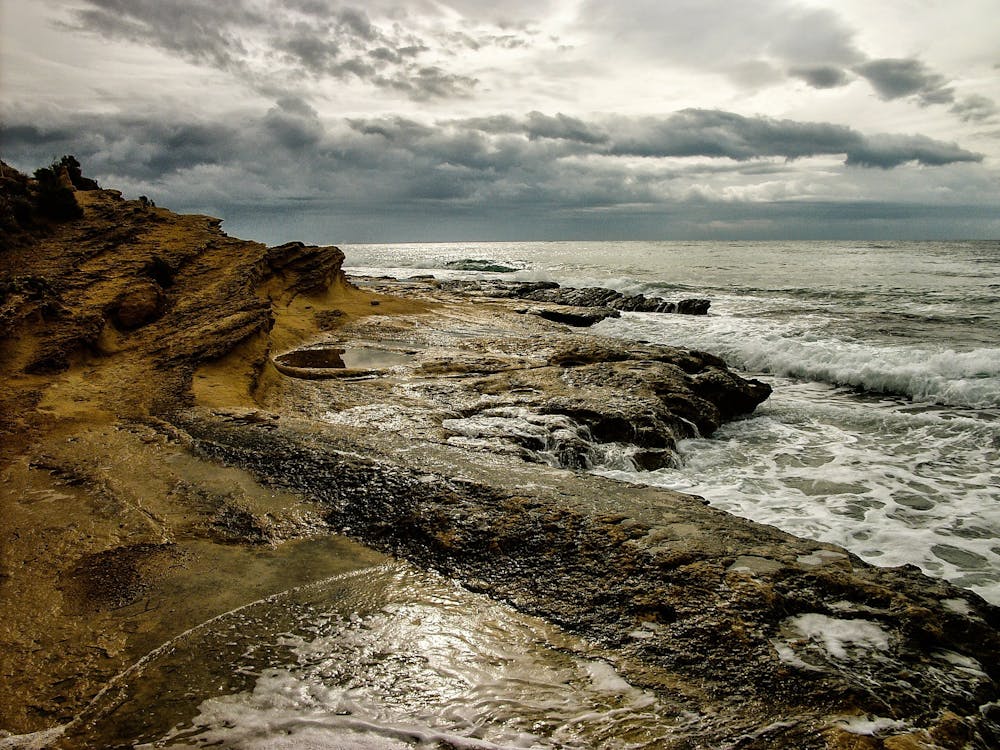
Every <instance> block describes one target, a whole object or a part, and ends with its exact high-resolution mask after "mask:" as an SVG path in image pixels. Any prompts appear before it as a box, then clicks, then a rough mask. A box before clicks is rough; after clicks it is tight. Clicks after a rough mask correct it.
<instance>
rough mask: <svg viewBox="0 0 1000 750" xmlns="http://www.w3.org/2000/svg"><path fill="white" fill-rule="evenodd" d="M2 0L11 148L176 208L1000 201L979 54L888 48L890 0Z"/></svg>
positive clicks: (893, 41) (470, 218)
mask: <svg viewBox="0 0 1000 750" xmlns="http://www.w3.org/2000/svg"><path fill="white" fill-rule="evenodd" d="M956 2H957V3H958V6H956V9H954V10H953V11H949V18H958V17H959V16H961V14H962V7H959V6H963V5H968V6H969V8H970V9H977V8H979V7H981V6H982V7H985V6H986V4H987V3H986V0H956ZM16 3H17V0H0V6H3V7H4V8H7V9H12V10H13V11H16V12H11V13H9V14H7V17H9V18H12V19H13V20H14V22H15V23H16V22H18V21H19V20H21V19H25V20H26V22H29V21H30V22H31V23H36V24H39V23H42V22H43V21H44V24H45V25H44V27H39V28H40V29H41V31H40V32H39V33H41V32H44V33H43V34H42V37H44V39H45V43H44V44H42V43H37V44H35V45H33V46H32V45H31V44H29V43H22V41H21V40H22V38H25V39H27V38H29V37H28V36H27V35H24V34H20V33H17V32H16V30H15V31H10V30H9V28H10V27H9V26H8V30H7V31H4V30H3V29H0V42H4V43H3V44H0V58H2V59H0V62H3V65H2V66H0V74H2V75H3V80H2V81H0V82H2V83H4V87H5V91H6V92H8V96H7V97H6V101H5V104H4V107H5V108H4V111H3V129H2V132H0V137H2V140H3V155H4V158H5V159H6V160H8V161H11V162H13V163H15V164H16V165H18V166H21V167H23V168H28V169H33V168H34V167H37V166H39V165H41V164H43V163H46V162H48V161H49V160H50V159H52V158H53V157H58V156H60V155H62V154H64V153H75V154H76V155H77V156H78V157H80V158H81V160H82V161H83V162H84V165H85V166H86V168H87V170H88V172H90V173H93V174H94V175H95V176H96V177H97V178H98V179H100V180H102V181H103V182H106V183H107V184H111V185H119V186H122V187H124V188H125V189H126V190H127V191H130V192H133V193H140V192H141V193H145V194H147V195H149V196H150V197H153V198H154V199H156V200H158V201H160V202H162V203H164V204H165V205H171V206H174V207H177V208H182V209H184V208H199V209H203V210H210V211H214V212H217V213H222V214H225V215H227V216H232V215H235V214H236V213H239V212H244V213H249V212H251V211H252V210H255V209H256V210H267V209H268V208H273V209H274V210H275V212H279V211H285V212H286V213H287V212H289V211H292V210H294V211H297V212H299V214H298V215H300V216H301V215H303V214H302V212H304V211H311V210H315V211H316V212H317V213H321V212H326V213H327V214H330V213H331V212H332V213H337V214H338V215H340V216H341V217H342V218H343V217H344V216H346V215H347V212H353V215H354V216H357V217H361V218H359V221H369V222H370V223H375V222H377V221H380V220H386V221H388V219H386V218H385V217H387V216H389V215H390V214H392V215H396V216H399V215H402V214H407V213H408V214H410V215H411V217H424V216H427V217H435V216H436V217H438V218H439V219H440V223H449V222H450V225H451V226H458V225H459V224H461V225H462V226H466V227H474V226H475V223H476V221H478V220H482V221H486V220H487V219H488V218H489V217H490V216H493V217H496V216H497V215H498V212H508V213H510V212H514V211H519V212H522V213H528V212H531V213H533V214H535V215H536V216H538V217H543V215H544V220H545V221H549V222H550V223H552V222H554V223H555V224H558V222H559V221H564V220H565V221H569V219H568V218H567V217H572V218H573V220H574V221H576V222H578V223H579V224H580V225H581V226H582V225H583V224H587V223H588V222H589V226H591V227H596V226H604V224H601V222H605V224H606V225H607V226H611V225H612V224H614V225H615V226H618V227H625V226H627V225H628V222H631V224H632V225H633V226H647V227H650V228H652V227H654V226H660V227H661V228H662V227H663V226H664V224H663V221H665V220H666V219H665V218H664V217H673V218H671V219H670V226H671V227H675V226H677V225H678V224H679V223H680V222H679V220H678V219H677V216H678V212H679V211H680V208H681V207H683V208H684V209H685V210H686V211H687V215H690V216H694V215H696V214H697V215H701V216H702V217H703V218H704V221H703V224H704V225H705V226H710V227H722V226H730V227H740V226H742V227H745V228H746V227H750V228H754V227H758V226H762V224H761V222H763V223H766V221H770V219H767V220H766V221H765V219H763V218H762V219H761V221H760V222H757V220H756V219H754V218H753V217H752V216H751V215H748V214H746V213H745V212H749V211H758V212H761V214H762V215H763V214H765V213H767V212H771V214H772V215H773V216H775V217H778V218H775V219H774V221H776V222H777V221H780V220H782V219H780V217H785V218H784V219H783V220H790V219H789V218H788V217H789V216H791V215H793V214H794V215H799V214H797V213H796V212H798V211H803V212H805V213H803V214H802V215H803V216H805V215H807V214H808V215H809V216H813V217H818V219H822V220H823V221H828V220H829V221H832V219H830V218H829V216H833V215H834V214H835V213H836V211H835V208H836V207H837V206H841V207H846V206H852V205H853V206H872V205H875V204H877V203H883V204H885V205H886V206H888V205H890V204H891V205H892V206H896V207H898V206H911V207H912V211H911V213H913V214H916V213H917V212H918V211H922V212H923V215H927V216H930V215H933V214H935V212H936V211H937V210H938V208H939V207H942V206H943V207H951V209H950V210H952V211H953V212H954V215H955V216H956V217H958V216H959V215H960V214H961V212H962V211H964V210H965V209H964V208H961V207H963V206H973V207H978V206H982V205H987V204H989V203H990V201H1000V195H998V193H1000V189H998V184H1000V183H998V181H997V179H996V163H997V159H998V158H1000V147H998V145H997V142H998V140H1000V131H998V130H997V128H998V127H1000V111H998V107H997V104H996V100H997V98H1000V97H998V96H997V87H996V86H995V85H990V84H989V81H991V80H992V79H991V78H990V75H989V74H984V73H983V71H984V70H989V71H993V70H994V69H993V68H992V67H987V68H984V67H983V66H984V65H986V63H985V62H983V60H985V58H982V55H983V54H985V53H980V58H982V59H979V58H970V57H968V56H966V57H965V58H962V57H960V56H952V57H949V56H947V55H944V56H942V54H940V53H941V49H940V46H939V47H938V48H935V47H934V45H933V44H928V43H926V40H927V39H930V40H932V41H935V40H937V39H938V38H939V36H940V35H938V36H937V37H935V36H934V35H933V34H931V36H926V33H925V36H924V37H922V38H918V37H915V36H911V37H907V38H906V39H903V35H902V34H898V33H897V32H901V31H905V29H903V28H900V27H899V26H898V25H897V26H894V27H890V26H885V24H886V23H887V20H886V19H890V20H891V19H892V18H894V17H895V18H900V17H903V16H901V15H900V14H901V13H903V14H904V15H905V17H906V18H909V17H910V15H911V11H912V10H913V9H912V8H910V7H909V6H907V7H905V8H904V7H903V6H902V5H899V3H897V2H895V1H894V0H888V4H887V5H879V6H878V8H867V7H866V6H864V4H862V3H861V2H860V0H845V1H844V3H842V4H838V5H837V7H836V8H833V7H818V6H817V5H816V4H814V3H808V4H807V3H805V2H804V1H803V0H748V2H746V3H739V4H733V3H731V2H728V0H622V3H619V4H618V5H614V6H612V5H609V4H608V3H605V2H598V0H533V2H530V3H529V2H528V1H527V0H511V2H505V3H503V4H502V5H501V6H498V5H497V4H496V3H495V2H487V1H486V0H408V1H407V2H405V3H401V2H398V0H369V2H366V3H365V4H363V5H362V4H360V3H359V2H357V0H228V1H227V2H219V3H205V2H202V1H201V0H72V1H71V2H69V1H68V0H37V3H32V4H30V5H21V4H16ZM850 8H854V11H853V14H852V13H848V12H847V10H848V9H850ZM904 11H905V13H904ZM913 12H914V13H916V11H913ZM921 12H929V11H927V9H926V8H924V10H923V11H921ZM893 13H895V14H896V15H895V16H893ZM980 15H981V14H980ZM968 16H969V18H970V19H972V20H970V21H968V22H967V23H966V25H965V26H964V29H965V34H966V36H965V38H966V39H967V40H968V39H971V38H972V36H971V35H972V33H973V31H974V29H975V26H974V21H975V14H974V13H971V11H970V12H969V13H968ZM879 17H882V20H881V21H880V22H881V23H882V24H883V27H884V29H883V32H882V34H881V36H880V34H878V33H874V32H873V29H875V21H874V20H873V19H876V18H879ZM930 17H931V16H928V18H930ZM885 29H889V30H891V32H892V33H891V34H889V33H888V32H887V31H885ZM928 30H930V31H932V29H930V27H928ZM897 37H898V38H897ZM40 38H41V37H40ZM897 42H898V43H897ZM63 44H64V45H65V46H60V45H63ZM78 44H79V45H82V46H81V47H80V49H86V50H87V54H81V53H80V51H79V50H78V49H77V48H76V47H75V46H74V45H78ZM953 46H955V47H956V49H957V43H956V45H953ZM914 49H918V50H921V51H920V53H919V54H913V53H912V50H914ZM105 51H106V52H107V55H105ZM989 55H991V57H990V58H989V61H988V65H989V66H992V65H993V64H994V62H995V61H994V59H993V58H994V57H995V52H994V51H993V47H992V46H991V47H990V51H989ZM81 59H86V60H87V62H88V64H87V65H80V64H78V62H77V61H78V60H81ZM970 59H971V60H972V61H973V63H974V64H975V65H978V67H977V68H975V69H974V70H973V68H970V67H969V63H968V60H970ZM949 60H952V61H955V60H961V61H962V64H949ZM12 71H13V72H12ZM88 71H89V72H88ZM967 71H968V72H969V75H968V77H967V78H963V77H962V75H959V74H961V73H964V72H967ZM973 72H974V73H975V75H973ZM993 75H994V77H995V74H993ZM11 84H13V85H11ZM11 92H12V93H11ZM768 115H770V116H768ZM823 206H826V207H830V206H832V207H834V209H831V210H830V212H826V209H822V210H821V208H820V207H823ZM976 210H978V209H976ZM711 211H715V215H714V216H713V215H712V214H711ZM899 212H900V210H899V209H898V208H894V209H893V211H890V212H889V213H890V214H893V215H895V214H898V213H899ZM827 213H829V216H827ZM849 213H850V212H849V211H848V210H847V209H846V208H844V211H843V215H844V217H845V219H844V221H845V222H847V221H848V220H847V218H846V217H847V215H848V214H849ZM276 215H277V213H276ZM612 216H613V217H616V219H615V222H617V223H615V222H612V221H611V219H610V218H609V217H612ZM977 216H978V214H977ZM364 217H368V218H367V219H365V218H364ZM625 217H627V221H626V218H625ZM823 217H826V218H823ZM414 220H416V219H414ZM428 220H430V219H428ZM957 220H958V219H956V221H957ZM539 221H542V218H539ZM977 221H979V219H977ZM657 222H660V223H659V224H657ZM561 226H562V227H563V228H564V229H565V227H567V226H569V227H572V228H574V229H575V228H576V226H577V225H576V224H573V223H569V224H563V225H561ZM775 226H777V225H775ZM845 226H846V224H845ZM978 226H979V227H980V228H979V229H976V230H975V233H978V234H983V233H984V232H988V231H992V230H989V229H985V228H983V227H986V226H993V224H988V223H987V224H984V223H982V222H980V224H979V225H978ZM442 231H444V230H442ZM468 231H469V232H472V231H473V230H472V229H469V230H468ZM553 231H554V230H553ZM650 231H652V229H650ZM734 231H735V230H734ZM964 231H965V230H963V232H964Z"/></svg>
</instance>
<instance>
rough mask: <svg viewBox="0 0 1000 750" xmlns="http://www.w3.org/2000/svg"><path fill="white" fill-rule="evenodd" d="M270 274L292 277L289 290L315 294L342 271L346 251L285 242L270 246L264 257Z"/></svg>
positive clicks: (327, 285) (328, 284)
mask: <svg viewBox="0 0 1000 750" xmlns="http://www.w3.org/2000/svg"><path fill="white" fill-rule="evenodd" d="M264 260H265V263H266V265H267V269H268V273H269V275H275V276H280V277H283V278H289V279H290V285H289V286H288V289H289V291H292V292H294V293H299V294H315V293H317V292H321V291H324V290H325V289H327V288H328V287H329V286H330V285H331V284H332V283H333V281H334V279H335V278H336V277H337V275H338V274H340V267H341V264H342V263H343V262H344V253H343V252H341V250H340V248H338V247H333V246H332V245H331V246H328V247H318V246H315V245H306V244H305V243H303V242H286V243H285V244H284V245H278V246H276V247H269V248H268V249H267V252H266V254H265V256H264Z"/></svg>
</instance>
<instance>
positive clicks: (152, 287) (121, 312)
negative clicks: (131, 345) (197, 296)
mask: <svg viewBox="0 0 1000 750" xmlns="http://www.w3.org/2000/svg"><path fill="white" fill-rule="evenodd" d="M166 304H167V295H166V294H165V293H164V291H163V289H162V288H161V287H160V285H159V284H157V283H156V282H155V281H152V280H140V281H137V282H135V283H134V284H133V285H132V286H131V287H129V289H128V290H126V291H125V292H124V293H123V294H122V295H121V296H120V297H119V298H118V299H117V300H116V301H115V306H114V309H113V311H112V313H111V315H112V320H113V321H114V323H115V325H116V326H118V327H119V328H123V329H125V330H128V331H130V330H134V329H136V328H140V327H142V326H144V325H146V324H147V323H151V322H152V321H154V320H156V319H157V318H159V317H160V316H161V315H162V314H163V311H164V310H165V309H166Z"/></svg>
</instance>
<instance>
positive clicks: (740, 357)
mask: <svg viewBox="0 0 1000 750" xmlns="http://www.w3.org/2000/svg"><path fill="white" fill-rule="evenodd" d="M744 304H745V303H744ZM828 324H829V320H828V318H826V317H825V316H824V315H822V314H819V313H815V312H814V313H812V314H801V315H797V316H793V317H787V318H785V319H775V318H772V317H751V318H746V317H741V316H735V315H725V314H723V315H713V316H709V317H707V318H701V317H699V318H693V319H692V318H685V317H684V316H680V315H677V316H664V315H657V314H654V313H631V314H627V315H625V316H623V317H622V318H616V319H610V318H609V319H607V320H605V321H602V322H601V323H600V324H598V326H597V327H595V331H596V332H600V333H603V334H606V335H611V336H622V337H625V338H638V339H646V340H650V341H654V342H657V343H667V344H670V345H672V346H682V347H688V348H691V349H699V350H702V351H708V352H712V353H713V354H716V355H718V356H720V357H722V358H723V359H725V360H726V361H727V362H729V363H730V364H731V365H735V366H737V367H740V368H742V369H744V370H748V371H750V372H761V373H772V374H775V375H784V376H787V377H794V378H801V379H806V380H814V381H818V382H824V383H830V384H832V385H845V386H851V387H856V388H861V389H864V390H866V391H872V392H877V393H887V394H896V395H901V396H906V397H908V398H912V399H913V400H915V401H923V402H927V403H935V404H946V405H952V406H968V407H977V408H995V407H1000V348H978V349H973V350H971V351H956V350H953V349H947V348H936V349H930V348H927V347H923V346H916V345H895V346H890V345H878V344H875V343H873V342H863V341H849V340H844V339H840V338H831V337H830V335H829V332H828V331H827V330H826V327H827V326H828Z"/></svg>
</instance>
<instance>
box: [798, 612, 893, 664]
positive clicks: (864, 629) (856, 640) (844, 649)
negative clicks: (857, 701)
mask: <svg viewBox="0 0 1000 750" xmlns="http://www.w3.org/2000/svg"><path fill="white" fill-rule="evenodd" d="M786 624H787V625H788V626H789V627H791V628H793V629H794V630H796V631H798V632H799V633H800V634H801V635H802V636H803V637H804V638H807V639H810V640H812V641H814V642H816V643H820V644H822V645H823V648H824V649H825V650H826V652H827V653H828V654H829V655H830V656H831V657H833V658H834V659H846V658H848V655H849V653H850V652H857V651H859V650H860V651H871V650H878V651H885V650H887V649H888V648H889V635H888V633H886V632H885V631H884V630H882V628H881V627H879V626H878V624H877V623H874V622H871V621H869V620H842V619H840V618H837V617H830V616H828V615H823V614H819V613H818V612H810V613H807V614H803V615H797V616H795V617H790V618H789V619H788V620H787V621H786Z"/></svg>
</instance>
